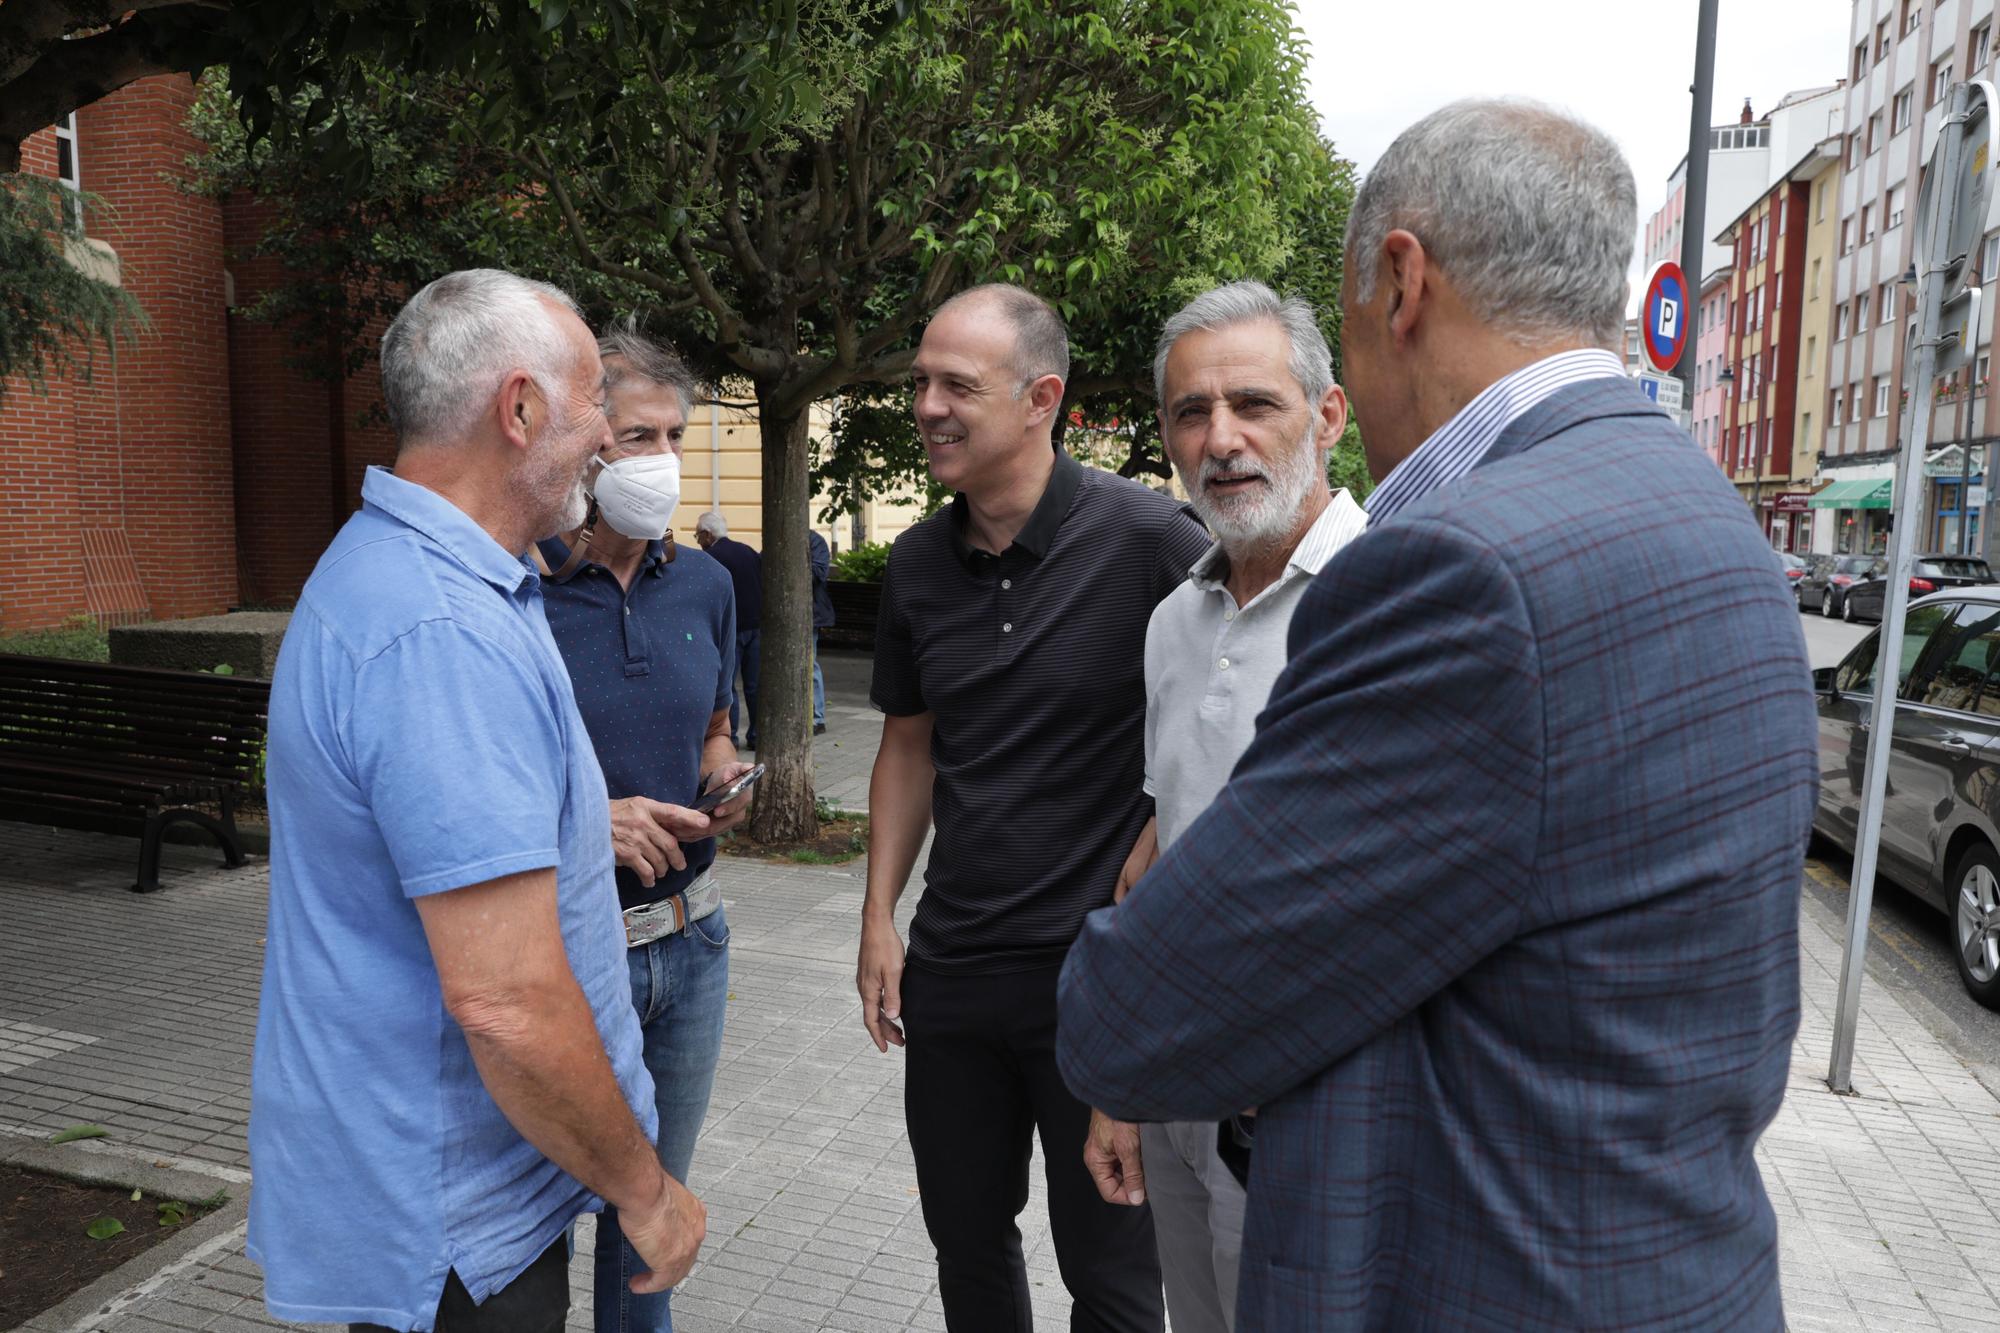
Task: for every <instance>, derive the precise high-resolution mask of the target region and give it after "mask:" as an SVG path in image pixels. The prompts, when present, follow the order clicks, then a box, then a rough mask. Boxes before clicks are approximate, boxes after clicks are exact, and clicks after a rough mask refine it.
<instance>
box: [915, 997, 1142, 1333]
mask: <svg viewBox="0 0 2000 1333" xmlns="http://www.w3.org/2000/svg"><path fill="white" fill-rule="evenodd" d="M1060 971H1061V968H1060V967H1045V968H1038V969H1036V970H1035V971H1032V972H1009V973H1003V974H1001V975H998V976H948V975H945V974H943V973H939V972H929V971H925V970H924V969H923V968H922V967H920V966H915V965H913V966H911V967H910V968H909V970H907V971H906V972H905V973H904V974H903V1030H904V1032H905V1033H906V1034H907V1036H908V1038H909V1049H908V1051H907V1052H906V1056H907V1071H906V1076H905V1079H904V1093H903V1109H904V1114H905V1117H906V1118H907V1120H908V1122H909V1128H910V1150H911V1153H912V1154H913V1155H914V1156H915V1158H916V1163H917V1187H918V1189H919V1190H920V1191H921V1193H922V1196H923V1207H924V1224H925V1226H926V1227H928V1228H929V1230H930V1235H931V1243H932V1244H934V1245H936V1246H937V1254H938V1285H939V1288H940V1290H941V1293H942V1295H943V1297H944V1316H945V1324H946V1327H948V1328H949V1329H950V1330H951V1333H988V1331H989V1330H990V1331H991V1333H1033V1330H1034V1326H1035V1320H1034V1314H1033V1311H1032V1309H1031V1308H1030V1305H1029V1299H1028V1271H1027V1266H1026V1264H1025V1263H1024V1262H1023V1260H1022V1257H1021V1231H1020V1228H1019V1227H1017V1226H1016V1225H1015V1224H1014V1219H1015V1218H1016V1217H1017V1216H1019V1215H1020V1212H1021V1210H1022V1209H1023V1208H1025V1207H1027V1204H1028V1163H1029V1155H1030V1151H1031V1147H1032V1144H1033V1136H1034V1135H1035V1134H1036V1133H1037V1132H1039V1133H1040V1134H1041V1139H1042V1155H1043V1156H1044V1157H1045V1158H1046V1159H1047V1173H1048V1187H1049V1229H1050V1232H1051V1233H1052V1235H1053V1237H1054V1240H1055V1249H1056V1263H1057V1265H1058V1267H1060V1269H1061V1270H1062V1279H1063V1285H1064V1286H1066V1287H1068V1288H1069V1294H1070V1298H1071V1301H1072V1302H1073V1303H1072V1305H1071V1307H1070V1322H1069V1326H1070V1328H1071V1329H1073V1330H1079V1331H1080V1333H1081V1331H1085V1330H1087V1331H1088V1333H1160V1331H1161V1330H1162V1329H1163V1328H1164V1327H1165V1323H1166V1313H1165V1311H1166V1306H1165V1298H1164V1297H1163V1296H1162V1295H1161V1291H1160V1260H1159V1252H1158V1250H1156V1249H1155V1248H1154V1244H1153V1217H1152V1211H1151V1209H1149V1208H1128V1207H1124V1206H1122V1205H1119V1204H1109V1203H1106V1202H1104V1200H1102V1199H1100V1198H1099V1197H1098V1195H1097V1187H1096V1185H1094V1184H1092V1183H1091V1179H1090V1173H1089V1172H1088V1171H1087V1170H1085V1169H1084V1165H1083V1143H1084V1136H1085V1134H1086V1133H1087V1132H1088V1130H1089V1127H1090V1108H1089V1107H1087V1106H1085V1105H1084V1104H1083V1103H1082V1102H1080V1101H1078V1100H1077V1099H1076V1098H1074V1097H1072V1096H1071V1095H1070V1092H1069V1089H1068V1088H1066V1087H1064V1086H1063V1081H1062V1076H1061V1075H1060V1074H1058V1073H1057V1072H1056V1060H1055V1038H1056V976H1057V974H1058V973H1059V972H1060Z"/></svg>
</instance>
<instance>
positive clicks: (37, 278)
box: [0, 175, 145, 393]
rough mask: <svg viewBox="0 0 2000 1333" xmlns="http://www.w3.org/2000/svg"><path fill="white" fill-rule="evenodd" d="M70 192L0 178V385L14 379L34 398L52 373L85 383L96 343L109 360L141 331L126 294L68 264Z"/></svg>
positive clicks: (45, 183)
mask: <svg viewBox="0 0 2000 1333" xmlns="http://www.w3.org/2000/svg"><path fill="white" fill-rule="evenodd" d="M69 194H70V192H69V190H68V189H67V187H65V186H62V185H58V184H57V183H56V182H54V181H52V180H45V179H43V178H41V177H39V176H28V175H12V176H0V379H5V378H6V377H8V376H16V375H18V376H21V377H23V378H24V379H26V380H27V382H28V385H29V387H30V388H31V389H33V390H35V391H36V392H38V393H39V392H41V391H43V389H44V388H45V386H46V383H47V380H48V377H49V376H50V375H52V374H54V375H67V374H75V375H77V376H78V377H79V378H81V379H88V378H89V377H90V372H91V368H92V366H93V364H94V360H95V356H96V348H97V346H98V345H99V344H102V345H103V346H104V347H105V348H106V350H107V351H109V352H111V353H112V354H114V355H115V354H116V351H117V347H118V344H119V343H121V342H127V341H130V340H131V339H132V338H133V337H134V336H135V335H136V334H137V333H138V332H139V331H140V330H141V329H143V328H144V327H145V317H144V315H143V314H142V313H141V312H140V310H139V304H138V302H136V301H134V300H133V299H132V297H131V295H130V294H129V293H127V292H125V291H124V290H123V289H121V288H119V287H115V286H113V285H111V284H110V283H107V282H104V281H102V280H100V279H99V278H97V277H94V276H92V275H90V274H89V273H87V272H86V271H85V267H79V266H78V265H77V264H75V263H72V262H71V254H70V251H71V249H72V247H77V246H80V245H81V244H82V242H81V240H80V239H79V238H77V237H74V236H72V235H71V234H70V232H69V228H68V226H67V225H66V220H65V211H66V209H67V208H73V207H76V206H77V205H78V201H77V200H75V199H74V198H73V197H70V198H66V197H65V196H67V195H69ZM82 202H84V203H86V204H87V203H88V202H89V201H87V200H86V201H82ZM86 253H87V252H86ZM87 263H88V261H87V260H86V266H87Z"/></svg>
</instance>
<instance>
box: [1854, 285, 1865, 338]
mask: <svg viewBox="0 0 2000 1333" xmlns="http://www.w3.org/2000/svg"><path fill="white" fill-rule="evenodd" d="M1867 329H1868V293H1867V292H1862V293H1860V294H1858V295H1857V296H1856V297H1855V298H1854V331H1855V332H1856V333H1864V332H1866V331H1867Z"/></svg>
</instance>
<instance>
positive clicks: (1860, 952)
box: [1826, 83, 1996, 1093]
mask: <svg viewBox="0 0 2000 1333" xmlns="http://www.w3.org/2000/svg"><path fill="white" fill-rule="evenodd" d="M1995 120H1996V116H1995V114H1994V108H1993V90H1992V85H1991V84H1971V83H1961V84H1959V85H1957V86H1956V87H1954V88H1953V89H1952V90H1951V96H1950V100H1949V102H1948V103H1947V107H1946V113H1945V116H1944V118H1943V120H1942V122H1941V123H1940V125H1939V127H1938V138H1937V142H1936V144H1935V145H1934V146H1933V147H1932V150H1931V152H1930V154H1929V155H1928V168H1929V169H1928V171H1927V172H1926V174H1925V177H1924V188H1923V194H1922V197H1921V199H1920V200H1919V203H1918V209H1917V212H1918V217H1917V226H1918V230H1917V233H1916V266H1917V317H1916V320H1915V321H1914V324H1915V337H1914V340H1913V345H1912V347H1911V351H1912V353H1914V356H1913V357H1905V359H1904V366H1905V367H1906V369H1905V370H1904V378H1903V383H1904V385H1905V386H1907V388H1908V390H1909V395H1910V409H1911V410H1910V420H1909V428H1908V429H1907V430H1906V431H1905V432H1904V435H1903V447H1902V452H1901V453H1900V454H1899V455H1898V457H1897V461H1896V480H1895V490H1894V499H1893V500H1892V501H1891V503H1892V504H1893V506H1894V509H1893V512H1894V514H1895V556H1894V560H1893V561H1892V562H1891V564H1890V566H1889V572H1888V575H1887V579H1888V586H1887V588H1885V589H1884V594H1883V607H1882V629H1881V632H1880V636H1879V637H1878V639H1877V640H1876V648H1875V701H1874V705H1873V707H1872V708H1871V710H1870V713H1869V722H1870V724H1871V725H1870V726H1869V729H1868V754H1867V760H1866V764H1867V767H1866V768H1865V770H1864V772H1863V776H1862V796H1861V816H1860V822H1859V825H1858V827H1857V828H1856V830H1855V832H1856V839H1855V849H1854V879H1853V882H1852V884H1851V886H1850V888H1849V889H1848V894H1847V945H1846V950H1845V953H1844V955H1843V957H1842V959H1841V968H1840V998H1839V1002H1838V1004H1837V1006H1836V1008H1835V1013H1834V1024H1833V1053H1832V1058H1831V1060H1830V1061H1829V1062H1828V1066H1827V1074H1826V1081H1827V1086H1828V1087H1830V1088H1832V1089H1833V1090H1834V1091H1835V1092H1840V1093H1851V1092H1853V1091H1854V1034H1855V1027H1856V1025H1857V1024H1858V1023H1859V1021H1860V1018H1861V978H1862V974H1863V970H1864V966H1865V963H1866V961H1867V954H1868V914H1869V909H1870V908H1871V906H1872V905H1873V902H1874V897H1875V867H1876V863H1877V856H1878V853H1879V852H1880V850H1881V845H1882V802H1883V798H1884V796H1885V794H1886V793H1887V790H1888V782H1889V756H1890V754H1891V752H1892V751H1891V747H1892V745H1893V741H1894V735H1895V729H1896V696H1897V694H1898V693H1899V692H1900V686H1901V684H1902V682H1901V680H1900V677H1901V675H1902V662H1903V613H1904V609H1905V608H1906V607H1907V606H1908V605H1909V601H1910V578H1911V575H1912V573H1913V566H1914V563H1915V556H1916V548H1917V489H1918V487H1919V486H1921V485H1922V483H1923V476H1924V451H1925V448H1926V447H1927V446H1928V445H1929V443H1930V436H1931V415H1932V406H1933V405H1932V399H1933V394H1932V392H1931V386H1932V384H1933V383H1934V382H1935V381H1936V379H1937V377H1938V375H1940V374H1944V373H1949V371H1950V370H1952V369H1954V368H1955V367H1957V366H1959V365H1962V364H1964V362H1965V359H1966V356H1967V354H1968V351H1969V349H1970V347H1971V345H1972V343H1973V341H1974V340H1976V338H1977V337H1978V328H1979V291H1978V289H1977V288H1967V287H1965V285H1964V283H1965V275H1966V271H1967V269H1968V267H1969V266H1970V263H1971V259H1972V250H1973V247H1975V246H1976V245H1977V244H1978V243H1979V239H1980V237H1982V236H1983V235H1984V234H1985V231H1986V228H1987V223H1986V212H1987V207H1988V204H1989V202H1990V194H1991V191H1990V179H1991V177H1990V173H1989V170H1988V168H1989V166H1990V163H1989V161H1988V158H1989V157H1990V155H1991V144H1992V134H1993V129H1994V125H1995ZM1968 167H1969V168H1970V170H1968Z"/></svg>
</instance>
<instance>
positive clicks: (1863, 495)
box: [1802, 476, 1895, 555]
mask: <svg viewBox="0 0 2000 1333" xmlns="http://www.w3.org/2000/svg"><path fill="white" fill-rule="evenodd" d="M1894 489H1895V483H1894V482H1893V481H1892V480H1891V479H1890V478H1889V477H1886V476H1884V477H1864V478H1856V479H1849V480H1844V481H1834V482H1832V483H1830V484H1829V485H1827V486H1826V487H1825V488H1823V489H1822V490H1819V491H1817V492H1815V493H1814V494H1813V495H1812V496H1811V497H1810V498H1809V499H1808V500H1807V502H1806V504H1807V508H1808V509H1810V510H1811V511H1812V512H1813V514H1814V515H1815V521H1817V522H1821V523H1825V524H1827V525H1828V527H1829V530H1830V535H1831V537H1832V543H1831V548H1830V552H1829V553H1830V554H1833V555H1880V554H1882V553H1883V552H1885V551H1887V550H1888V549H1889V517H1890V516H1889V503H1890V494H1891V492H1892V491H1893V490H1894ZM1802 549H1811V548H1802Z"/></svg>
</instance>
